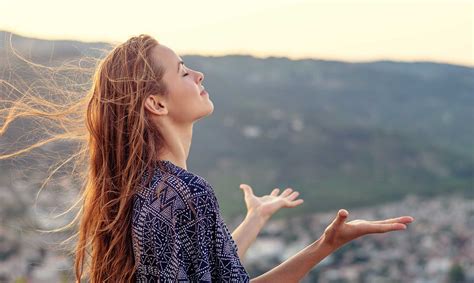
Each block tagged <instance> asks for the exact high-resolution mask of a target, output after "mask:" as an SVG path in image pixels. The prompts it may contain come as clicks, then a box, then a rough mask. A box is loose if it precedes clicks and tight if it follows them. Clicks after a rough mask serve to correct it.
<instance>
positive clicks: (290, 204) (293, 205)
mask: <svg viewBox="0 0 474 283" xmlns="http://www.w3.org/2000/svg"><path fill="white" fill-rule="evenodd" d="M303 202H304V200H303V199H299V200H295V201H291V202H288V204H287V207H295V206H298V205H300V204H302V203H303Z"/></svg>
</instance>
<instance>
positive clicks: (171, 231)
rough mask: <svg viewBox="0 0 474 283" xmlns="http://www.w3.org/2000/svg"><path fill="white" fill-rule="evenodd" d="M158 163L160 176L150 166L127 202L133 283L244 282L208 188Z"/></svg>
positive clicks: (246, 278) (244, 274)
mask: <svg viewBox="0 0 474 283" xmlns="http://www.w3.org/2000/svg"><path fill="white" fill-rule="evenodd" d="M158 162H159V163H161V164H162V165H164V168H166V170H165V171H166V172H163V171H162V170H161V169H160V168H159V167H158V166H155V168H154V173H153V177H152V179H151V182H150V183H149V184H147V185H146V186H141V187H140V189H139V191H138V193H137V194H136V195H135V196H134V200H133V218H132V239H133V251H134V256H135V262H136V263H137V265H138V269H137V271H136V273H135V275H136V282H249V281H250V278H249V274H248V273H247V271H246V270H245V268H244V267H243V265H242V263H241V261H240V259H239V256H238V254H237V250H238V249H237V245H236V244H235V242H234V240H233V239H232V236H231V233H230V232H229V230H228V228H227V226H226V224H225V223H224V221H223V219H222V217H221V214H220V212H219V211H220V210H219V203H218V201H217V198H216V196H215V194H214V189H213V188H212V187H211V185H210V184H209V183H208V182H207V181H206V180H205V179H204V178H202V177H200V176H198V175H196V174H194V173H192V172H189V171H187V170H186V169H184V168H181V167H179V166H177V165H175V164H173V163H171V161H168V160H159V161H158ZM145 177H148V175H147V174H146V173H145ZM163 179H165V182H161V181H162V180H163ZM160 183H161V185H160ZM158 194H159V196H157V195H158Z"/></svg>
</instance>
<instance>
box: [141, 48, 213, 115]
mask: <svg viewBox="0 0 474 283" xmlns="http://www.w3.org/2000/svg"><path fill="white" fill-rule="evenodd" d="M153 58H154V60H157V61H158V63H159V64H161V66H162V67H163V68H164V69H165V73H164V75H163V80H164V82H165V84H166V86H167V87H168V95H166V96H161V95H159V96H156V95H151V96H150V97H149V98H148V99H147V102H146V104H148V106H152V107H153V108H154V109H155V111H156V112H154V113H155V114H161V115H167V116H168V117H169V118H170V119H171V120H172V121H173V122H175V123H184V124H189V123H193V122H195V121H197V120H199V119H201V118H203V117H206V116H208V115H210V114H211V113H212V112H213V110H214V104H213V103H212V101H211V100H210V99H209V94H207V92H205V93H204V94H202V90H203V88H202V86H203V85H202V80H203V79H204V74H203V73H201V72H198V71H195V70H192V69H190V68H188V67H187V66H186V63H181V62H182V59H181V58H180V57H179V56H178V55H176V53H175V52H174V51H173V50H171V49H170V48H168V47H166V46H164V45H163V44H159V45H157V46H156V47H155V48H154V49H153Z"/></svg>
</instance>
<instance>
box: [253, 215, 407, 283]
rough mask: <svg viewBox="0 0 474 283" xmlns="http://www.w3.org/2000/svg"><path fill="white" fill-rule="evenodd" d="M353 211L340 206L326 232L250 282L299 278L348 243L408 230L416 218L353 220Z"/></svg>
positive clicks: (298, 279) (297, 279) (290, 280)
mask: <svg viewBox="0 0 474 283" xmlns="http://www.w3.org/2000/svg"><path fill="white" fill-rule="evenodd" d="M348 215H349V212H348V211H347V210H345V209H340V210H339V211H338V213H337V216H336V218H335V219H334V220H333V222H332V223H331V224H330V225H329V226H328V227H327V228H326V229H325V230H324V233H323V235H322V236H321V237H320V238H319V239H318V240H317V241H315V242H313V243H312V244H310V245H309V246H307V247H305V248H304V249H303V250H301V251H300V252H298V253H297V254H296V255H294V256H292V257H290V258H289V259H287V260H286V261H284V262H283V263H281V264H280V265H278V266H276V267H274V268H273V269H271V270H270V271H268V272H266V273H264V274H262V275H260V276H258V277H256V278H253V279H252V280H250V282H254V283H261V282H285V283H286V282H299V281H300V280H301V279H302V278H303V277H305V276H306V274H307V273H308V272H309V271H310V270H311V269H312V268H313V267H314V266H315V265H316V264H318V263H319V262H320V261H321V260H323V259H324V258H325V257H327V256H328V255H330V254H331V253H332V252H334V251H335V250H337V249H339V248H340V247H342V246H343V245H345V244H346V243H348V242H350V241H352V240H354V239H356V238H359V237H361V236H364V235H368V234H373V233H386V232H391V231H398V230H405V229H406V228H407V226H406V224H408V223H411V222H413V221H414V218H413V217H411V216H401V217H397V218H390V219H385V220H378V221H367V220H353V221H350V222H347V223H346V222H345V221H346V219H347V216H348Z"/></svg>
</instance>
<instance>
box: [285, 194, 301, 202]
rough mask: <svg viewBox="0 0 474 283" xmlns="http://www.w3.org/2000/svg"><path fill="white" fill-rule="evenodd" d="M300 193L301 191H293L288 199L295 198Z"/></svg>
mask: <svg viewBox="0 0 474 283" xmlns="http://www.w3.org/2000/svg"><path fill="white" fill-rule="evenodd" d="M299 194H300V193H299V192H292V193H291V194H290V195H289V196H288V197H287V199H289V200H294V199H295V198H296V197H297V196H298V195H299Z"/></svg>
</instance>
